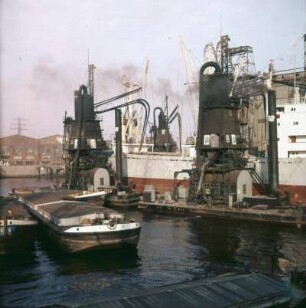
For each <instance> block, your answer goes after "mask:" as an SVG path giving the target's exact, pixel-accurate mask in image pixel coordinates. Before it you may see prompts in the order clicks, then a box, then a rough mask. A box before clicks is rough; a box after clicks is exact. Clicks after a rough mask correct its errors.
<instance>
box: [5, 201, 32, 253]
mask: <svg viewBox="0 0 306 308" xmlns="http://www.w3.org/2000/svg"><path fill="white" fill-rule="evenodd" d="M36 225H37V221H36V220H35V219H33V218H32V217H31V216H30V214H29V213H28V212H27V211H26V210H25V209H24V208H23V206H22V205H21V204H20V203H19V202H18V200H17V199H16V198H13V197H0V255H6V254H10V253H13V252H16V251H21V250H24V249H26V248H27V247H30V246H31V243H33V235H34V233H35V229H36V228H35V227H36Z"/></svg>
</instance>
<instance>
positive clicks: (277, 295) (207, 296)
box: [56, 273, 290, 308]
mask: <svg viewBox="0 0 306 308" xmlns="http://www.w3.org/2000/svg"><path fill="white" fill-rule="evenodd" d="M289 305H290V296H289V292H288V290H287V287H286V286H285V284H284V283H283V282H282V281H279V280H275V279H273V278H271V277H267V276H265V275H262V274H258V273H252V274H238V275H237V274H227V275H222V276H217V277H212V278H206V279H202V280H197V281H188V282H183V283H177V284H171V285H165V286H162V287H156V288H152V289H143V290H137V291H129V292H123V293H122V292H121V293H120V294H119V295H118V296H116V295H115V296H103V298H101V296H100V295H98V296H97V297H96V296H94V295H93V296H92V297H91V299H90V300H88V299H87V300H86V302H82V301H81V302H77V303H76V302H75V299H74V300H73V301H70V302H63V303H60V304H58V305H56V307H103V308H108V307H109V308H110V307H129V308H137V307H146V308H151V307H152V308H156V307H159V308H163V307H165V308H166V307H167V308H171V307H174V308H180V307H182V308H183V307H184V308H185V307H189V308H196V307H201V308H202V307H215V308H218V307H223V308H225V307H248V308H249V307H289Z"/></svg>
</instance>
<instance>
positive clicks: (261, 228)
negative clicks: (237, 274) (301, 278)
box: [191, 218, 306, 274]
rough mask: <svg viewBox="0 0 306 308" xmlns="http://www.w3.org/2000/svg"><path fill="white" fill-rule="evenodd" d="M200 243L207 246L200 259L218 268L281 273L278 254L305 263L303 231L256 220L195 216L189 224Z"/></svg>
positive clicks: (305, 247)
mask: <svg viewBox="0 0 306 308" xmlns="http://www.w3.org/2000/svg"><path fill="white" fill-rule="evenodd" d="M191 228H192V230H193V232H194V233H195V234H196V235H197V239H198V241H199V244H200V245H202V246H203V247H206V250H205V253H204V254H203V256H202V259H203V261H207V262H210V264H211V267H213V266H217V267H219V269H220V270H222V267H223V269H224V270H226V269H230V268H232V269H241V270H246V265H247V266H249V267H250V269H251V270H253V271H259V272H261V273H265V274H280V268H279V266H278V258H280V257H283V258H288V259H290V260H299V261H298V262H299V263H303V262H304V263H303V264H306V262H305V261H306V260H305V259H306V257H305V256H306V243H305V233H304V232H303V231H301V230H298V229H295V228H291V227H284V226H278V225H267V224H260V223H256V222H239V221H230V220H221V219H208V218H198V219H195V221H194V223H193V224H192V225H191Z"/></svg>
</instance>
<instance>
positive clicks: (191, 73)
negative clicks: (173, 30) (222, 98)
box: [180, 37, 199, 131]
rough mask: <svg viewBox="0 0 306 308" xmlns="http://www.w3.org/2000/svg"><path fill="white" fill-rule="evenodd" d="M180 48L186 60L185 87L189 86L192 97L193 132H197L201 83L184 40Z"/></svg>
mask: <svg viewBox="0 0 306 308" xmlns="http://www.w3.org/2000/svg"><path fill="white" fill-rule="evenodd" d="M180 47H181V51H182V55H183V58H184V63H185V69H186V74H187V82H186V83H185V85H187V86H188V92H189V96H190V107H191V113H192V119H193V130H194V131H196V127H197V120H198V111H197V110H198V107H197V105H198V104H197V100H198V99H197V97H196V93H197V90H195V89H198V87H199V81H198V77H197V73H196V69H195V64H194V61H193V60H192V59H191V57H190V50H189V49H188V48H187V47H186V45H185V43H184V40H183V38H182V37H181V38H180Z"/></svg>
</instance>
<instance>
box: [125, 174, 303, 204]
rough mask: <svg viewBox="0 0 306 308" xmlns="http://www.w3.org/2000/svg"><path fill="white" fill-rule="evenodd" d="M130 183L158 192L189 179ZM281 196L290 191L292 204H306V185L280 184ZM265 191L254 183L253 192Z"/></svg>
mask: <svg viewBox="0 0 306 308" xmlns="http://www.w3.org/2000/svg"><path fill="white" fill-rule="evenodd" d="M126 181H127V182H128V183H131V182H132V183H133V184H134V187H135V191H136V192H137V193H142V192H143V191H144V189H145V185H153V186H154V188H155V190H156V192H158V193H165V192H166V191H173V188H174V187H177V186H184V187H189V180H176V181H175V182H174V180H172V179H171V180H170V179H149V178H133V177H129V178H127V179H126ZM279 190H280V193H281V197H284V196H285V192H286V191H287V192H289V195H290V203H291V204H292V205H299V204H306V186H298V185H279ZM262 193H263V192H262V191H261V190H260V188H259V187H256V186H255V185H254V187H253V194H254V195H256V194H262Z"/></svg>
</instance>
